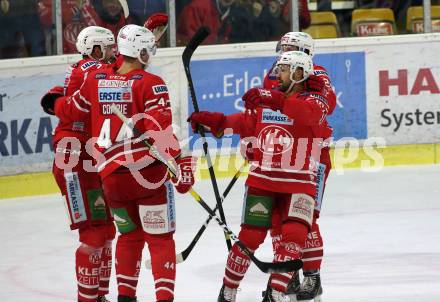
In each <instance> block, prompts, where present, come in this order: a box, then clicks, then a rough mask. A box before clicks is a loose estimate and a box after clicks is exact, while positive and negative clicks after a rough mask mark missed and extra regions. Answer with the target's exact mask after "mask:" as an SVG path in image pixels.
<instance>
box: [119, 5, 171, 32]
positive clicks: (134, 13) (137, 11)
mask: <svg viewBox="0 0 440 302" xmlns="http://www.w3.org/2000/svg"><path fill="white" fill-rule="evenodd" d="M127 2H128V8H129V10H130V17H132V18H133V22H134V23H135V24H137V25H140V26H143V25H144V22H145V20H147V18H148V17H150V16H151V15H152V14H154V13H166V11H167V7H166V2H165V0H127Z"/></svg>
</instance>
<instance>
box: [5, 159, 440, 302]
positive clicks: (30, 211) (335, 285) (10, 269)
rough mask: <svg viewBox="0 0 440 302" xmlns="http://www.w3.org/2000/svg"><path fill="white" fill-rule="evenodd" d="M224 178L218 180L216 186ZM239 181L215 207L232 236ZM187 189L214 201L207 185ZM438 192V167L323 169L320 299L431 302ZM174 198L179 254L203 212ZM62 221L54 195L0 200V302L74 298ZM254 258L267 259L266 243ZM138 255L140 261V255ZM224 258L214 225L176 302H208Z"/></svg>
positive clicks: (69, 243)
mask: <svg viewBox="0 0 440 302" xmlns="http://www.w3.org/2000/svg"><path fill="white" fill-rule="evenodd" d="M228 181H229V180H226V179H223V180H221V181H219V183H220V186H221V187H222V188H224V187H225V186H226V184H227V182H228ZM243 183H244V178H242V179H240V180H239V181H238V183H237V184H236V186H235V187H234V188H233V190H232V192H231V194H230V196H229V197H228V198H227V199H226V201H225V203H224V206H225V213H226V217H227V222H228V224H230V226H231V228H232V229H233V230H234V232H236V233H238V231H239V223H240V217H241V216H240V213H241V204H242V202H241V201H242V195H243ZM195 188H196V189H197V191H199V193H200V194H201V195H202V196H203V197H204V198H206V200H209V203H210V204H211V205H213V204H214V199H213V198H212V197H211V196H212V195H211V191H212V189H211V184H210V182H209V181H203V182H199V183H198V184H197V185H196V187H195ZM24 189H25V188H24ZM221 191H222V189H221ZM439 191H440V166H416V167H396V168H385V169H383V170H382V171H380V172H375V173H372V172H363V171H360V170H346V171H345V173H344V175H337V174H336V173H335V172H334V171H332V174H331V175H330V178H329V180H328V187H327V192H326V195H325V197H324V203H323V210H322V215H321V218H320V226H321V232H322V233H323V237H324V241H325V256H324V261H323V266H322V273H321V276H322V282H323V288H324V295H323V301H324V302H344V301H347V302H353V301H354V302H363V301H365V302H367V301H368V302H371V301H380V302H391V301H393V302H404V301H405V302H406V301H408V302H419V301H420V302H422V301H423V302H424V301H440V198H439ZM176 196H177V202H176V203H177V227H178V231H177V233H176V236H175V239H176V245H177V250H178V251H181V250H182V249H184V248H185V247H186V246H187V245H188V244H189V242H190V241H191V240H192V238H193V236H194V234H195V233H196V231H197V230H198V229H199V227H200V226H201V224H202V223H203V221H204V220H205V219H206V218H207V214H206V213H205V212H204V210H203V209H202V208H201V207H200V206H199V205H198V204H197V203H196V202H194V201H193V200H192V198H191V197H190V196H189V195H185V196H183V195H176ZM65 217H66V216H65V210H64V206H63V204H62V202H61V196H60V195H49V196H41V197H32V198H20V199H9V200H0V239H1V249H0V301H1V302H3V301H4V302H36V301H37V302H61V301H63V302H64V301H69V302H74V301H76V286H75V280H74V253H75V249H76V247H77V235H76V233H75V232H72V231H70V230H69V228H68V226H67V220H66V218H65ZM257 256H258V257H260V258H261V259H265V260H267V261H269V260H270V259H272V256H271V244H270V240H269V238H266V242H265V244H264V246H263V247H262V248H261V250H259V251H258V252H257ZM144 258H145V259H146V258H149V255H148V252H147V251H146V249H145V250H144ZM225 260H226V245H225V242H224V239H223V233H222V232H221V230H220V228H219V227H218V226H217V225H216V223H215V222H214V221H213V222H211V224H210V226H209V228H208V229H207V231H206V232H205V234H204V235H203V237H202V238H201V240H200V241H199V243H198V244H197V246H196V248H195V249H194V251H193V253H192V254H191V255H190V257H189V258H188V259H187V261H185V262H184V263H182V264H180V265H178V270H177V283H176V299H175V301H176V302H190V301H191V302H193V301H202V302H205V301H211V302H215V301H217V295H218V292H219V289H220V287H221V282H222V276H223V270H224V264H225ZM267 277H268V276H267V275H264V274H263V273H261V272H259V271H258V270H257V269H256V268H255V266H252V267H251V269H250V271H249V272H248V274H247V275H246V277H245V279H244V280H243V282H242V284H241V290H240V291H239V293H238V296H237V302H257V301H261V290H263V289H264V288H265V285H266V282H267ZM139 280H140V281H139V285H138V299H139V301H149V302H153V301H155V300H154V298H153V297H154V296H153V292H154V291H153V283H152V277H151V273H150V271H147V270H146V269H145V268H143V270H142V272H141V277H140V279H139ZM110 291H111V294H110V295H109V296H108V297H109V299H110V300H111V301H114V302H116V296H117V294H116V284H115V279H114V274H112V281H111V288H110Z"/></svg>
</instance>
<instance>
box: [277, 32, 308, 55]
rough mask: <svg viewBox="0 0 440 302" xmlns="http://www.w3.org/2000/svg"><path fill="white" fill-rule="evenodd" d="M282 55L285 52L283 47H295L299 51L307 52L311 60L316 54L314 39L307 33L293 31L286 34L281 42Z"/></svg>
mask: <svg viewBox="0 0 440 302" xmlns="http://www.w3.org/2000/svg"><path fill="white" fill-rule="evenodd" d="M280 46H281V53H282V52H283V46H295V47H298V50H299V51H302V52H305V53H306V54H308V55H309V56H310V57H311V58H313V55H314V54H315V41H314V40H313V38H312V37H311V36H310V35H309V34H308V33H305V32H301V31H291V32H288V33H286V34H285V35H284V36H283V37H282V38H281V40H280Z"/></svg>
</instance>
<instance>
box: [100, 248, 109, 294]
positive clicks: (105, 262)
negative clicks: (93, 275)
mask: <svg viewBox="0 0 440 302" xmlns="http://www.w3.org/2000/svg"><path fill="white" fill-rule="evenodd" d="M111 272H112V241H111V240H108V241H107V242H106V243H105V245H104V248H103V249H102V253H101V267H100V269H99V292H98V294H99V296H105V295H107V294H108V287H109V283H110V275H111Z"/></svg>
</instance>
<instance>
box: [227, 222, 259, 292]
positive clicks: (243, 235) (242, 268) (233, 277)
mask: <svg viewBox="0 0 440 302" xmlns="http://www.w3.org/2000/svg"><path fill="white" fill-rule="evenodd" d="M266 233H267V230H266V229H263V228H253V227H248V226H242V228H241V231H240V234H239V235H238V238H239V239H240V241H241V242H242V243H243V244H244V245H246V246H247V247H248V248H249V249H250V250H251V251H252V252H254V251H255V250H256V249H257V248H258V247H259V246H260V244H262V243H263V241H264V238H265V237H266ZM250 264H251V260H250V258H249V256H248V255H246V254H245V253H244V252H243V251H242V250H241V248H240V247H239V246H238V245H237V244H234V245H233V246H232V249H231V251H230V252H229V255H228V260H227V262H226V269H225V276H224V278H223V284H224V285H226V286H227V287H229V288H238V286H239V285H240V282H241V280H243V277H244V275H245V274H246V272H247V270H248V268H249V266H250Z"/></svg>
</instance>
